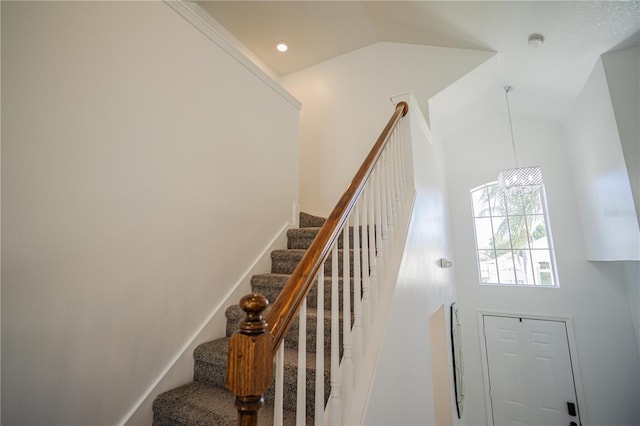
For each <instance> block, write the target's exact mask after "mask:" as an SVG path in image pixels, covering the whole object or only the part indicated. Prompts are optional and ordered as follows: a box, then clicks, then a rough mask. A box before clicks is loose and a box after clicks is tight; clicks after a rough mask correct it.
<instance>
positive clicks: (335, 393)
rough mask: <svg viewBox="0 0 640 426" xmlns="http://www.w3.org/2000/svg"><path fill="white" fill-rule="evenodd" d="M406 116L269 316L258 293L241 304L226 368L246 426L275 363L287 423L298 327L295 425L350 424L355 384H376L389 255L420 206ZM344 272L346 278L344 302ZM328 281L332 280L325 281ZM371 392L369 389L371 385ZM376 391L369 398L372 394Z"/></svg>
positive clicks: (373, 155) (394, 120) (385, 137)
mask: <svg viewBox="0 0 640 426" xmlns="http://www.w3.org/2000/svg"><path fill="white" fill-rule="evenodd" d="M408 109H409V106H408V104H407V103H406V102H399V103H398V104H397V105H396V108H395V111H394V113H393V115H392V116H391V118H390V119H389V121H388V123H387V125H386V126H385V128H384V130H383V131H382V133H381V135H380V136H379V138H378V139H377V141H376V143H375V145H374V146H373V148H372V149H371V151H370V152H369V154H368V156H367V157H366V159H365V161H364V162H363V163H362V165H361V166H360V168H359V169H358V171H357V173H356V174H355V176H354V178H353V180H352V181H351V183H350V185H349V186H348V187H347V189H346V191H345V192H344V194H343V195H342V197H341V198H340V200H339V201H338V203H337V205H336V207H335V208H334V209H333V211H332V212H331V214H330V215H329V217H328V218H327V219H326V221H325V224H324V226H323V227H322V228H321V229H320V231H319V232H318V235H317V236H316V238H315V239H314V240H313V242H312V243H311V245H310V247H309V248H308V250H307V251H306V253H305V255H304V257H303V258H302V260H301V261H300V263H299V264H298V266H297V267H296V269H295V270H294V272H293V273H292V275H291V277H290V279H289V280H288V282H287V284H286V285H285V286H284V288H283V290H282V291H281V292H280V294H279V295H278V297H277V298H276V300H275V302H274V303H273V305H272V306H271V308H270V309H269V310H268V312H266V313H265V311H266V310H267V306H268V301H267V300H266V298H265V297H264V296H262V295H260V294H250V295H247V296H245V297H243V298H242V299H241V301H240V306H241V307H242V309H243V310H244V311H245V313H246V317H245V318H244V319H243V320H242V321H241V322H240V323H239V325H238V326H239V330H238V331H236V333H235V334H234V335H233V336H232V337H231V339H230V341H229V359H228V367H227V388H228V389H229V390H230V391H231V392H232V393H234V394H235V396H236V399H235V406H236V408H237V410H238V424H239V425H241V426H253V425H256V424H257V421H258V411H259V409H260V408H261V407H262V406H263V405H264V393H265V392H266V391H267V389H268V388H269V387H270V386H271V384H272V381H273V377H274V372H273V364H274V357H275V365H276V372H275V378H276V383H275V388H276V391H275V402H274V420H273V423H274V424H275V425H281V424H282V423H283V417H282V416H283V414H282V413H283V374H284V359H283V358H284V346H285V345H284V339H285V336H286V335H287V333H288V332H289V331H290V329H291V328H292V326H294V325H297V328H298V333H299V336H298V373H297V374H298V382H297V383H298V384H297V401H296V424H297V425H304V424H307V421H308V419H309V418H310V417H314V422H315V424H316V425H324V424H331V425H339V424H342V423H343V421H346V420H345V419H346V418H347V417H349V416H350V415H351V414H350V413H348V410H349V408H350V407H356V406H358V404H357V403H356V402H357V401H356V400H357V399H358V398H360V399H362V398H363V396H362V394H363V392H362V391H358V387H357V385H358V383H357V381H358V380H359V379H358V378H359V377H360V376H363V375H365V376H367V377H368V379H369V380H370V377H371V371H368V372H365V373H360V372H361V371H362V372H364V371H365V370H364V369H365V368H366V364H367V361H366V356H365V355H367V354H366V352H367V351H368V348H369V346H370V345H367V338H368V335H369V334H370V327H371V325H372V324H373V322H374V321H375V318H374V317H373V313H374V312H375V309H376V306H377V304H378V302H379V301H380V299H381V298H382V297H384V295H385V294H386V295H388V292H386V291H385V287H384V286H383V284H384V280H385V254H387V251H388V250H389V249H390V247H389V245H390V242H391V241H392V240H394V233H395V231H397V230H400V231H402V230H401V229H396V228H402V223H401V222H402V220H407V218H408V213H407V212H408V206H409V204H410V203H411V202H412V201H413V198H412V197H413V194H414V191H413V186H412V185H413V179H412V177H411V173H412V165H411V152H410V150H411V147H410V144H409V141H407V140H405V139H406V138H405V137H403V134H404V133H406V132H404V131H402V127H401V126H399V123H400V122H401V118H402V117H404V116H405V115H406V114H407V112H408ZM405 225H406V223H405ZM341 236H342V238H340V237H341ZM400 237H403V236H402V235H401V236H400ZM395 240H398V238H395ZM340 246H341V247H342V253H340V248H339V247H340ZM350 248H352V249H351V250H350ZM340 256H341V258H340ZM340 270H341V271H342V276H343V280H342V281H343V284H342V300H341V298H340V276H339V274H340ZM325 273H327V274H328V275H330V278H329V277H326V278H325ZM350 277H352V278H351V279H350ZM314 283H315V284H316V285H317V288H316V292H317V300H318V301H317V306H316V313H317V315H316V321H315V322H316V341H315V346H316V351H315V352H316V353H315V363H316V365H315V367H316V370H315V371H316V379H315V380H314V381H315V389H312V392H313V393H315V397H314V398H312V399H311V400H312V401H314V402H313V404H309V405H308V404H307V397H306V387H307V377H306V375H307V371H306V370H307V368H306V358H307V353H306V352H307V351H306V345H307V339H306V330H307V324H306V318H307V295H308V294H309V292H310V290H311V289H312V287H313V285H314ZM326 283H328V285H329V286H330V298H329V303H327V305H330V306H331V314H330V318H329V319H328V320H329V322H330V329H331V340H330V365H329V366H328V367H329V368H330V378H329V387H330V395H329V400H328V403H327V404H326V409H325V403H326V402H327V399H326V398H327V389H325V380H326V378H325V377H324V372H325V371H326V367H327V366H326V365H325V348H324V344H325V336H324V334H325V326H326V324H325V322H326V319H325V318H324V312H325V285H326ZM340 305H342V306H340ZM340 307H341V308H342V313H341V312H340ZM296 319H298V322H297V323H296V321H295V320H296ZM352 319H353V322H352ZM341 323H342V324H341ZM340 327H342V332H341V329H340ZM340 340H342V345H340ZM374 364H375V361H374ZM370 368H372V367H370ZM323 379H324V380H323ZM365 386H366V387H367V388H368V387H369V386H370V385H369V384H367V385H365ZM368 390H369V389H367V392H364V393H367V395H368ZM365 397H366V396H365ZM360 406H366V401H364V403H362V401H360Z"/></svg>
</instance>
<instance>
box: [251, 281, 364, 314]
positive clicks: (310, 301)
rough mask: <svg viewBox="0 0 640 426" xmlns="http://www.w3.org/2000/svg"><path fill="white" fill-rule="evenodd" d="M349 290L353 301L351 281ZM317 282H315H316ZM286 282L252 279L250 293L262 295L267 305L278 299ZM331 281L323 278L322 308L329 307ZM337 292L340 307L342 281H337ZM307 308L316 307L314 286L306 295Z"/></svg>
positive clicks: (316, 299) (316, 290) (316, 298)
mask: <svg viewBox="0 0 640 426" xmlns="http://www.w3.org/2000/svg"><path fill="white" fill-rule="evenodd" d="M349 281H350V289H351V300H353V279H350V280H349ZM316 282H317V281H316ZM285 283H286V282H280V283H270V282H261V281H260V280H259V279H252V283H251V291H252V292H254V293H260V294H262V295H264V296H265V297H266V298H267V300H268V301H269V303H273V302H274V301H275V300H276V297H278V294H279V293H280V291H282V288H283V286H284V284H285ZM331 292H332V288H331V279H330V278H325V283H324V306H325V308H329V307H330V306H331ZM338 292H339V294H340V305H341V306H342V296H343V279H342V278H340V279H339V284H338ZM307 306H308V307H309V308H313V309H315V308H316V307H317V306H318V286H317V284H314V285H313V287H312V288H311V290H309V294H308V295H307Z"/></svg>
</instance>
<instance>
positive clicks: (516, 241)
mask: <svg viewBox="0 0 640 426" xmlns="http://www.w3.org/2000/svg"><path fill="white" fill-rule="evenodd" d="M509 230H510V231H511V246H512V247H513V249H514V250H516V249H527V248H529V235H528V232H527V227H526V224H525V216H509Z"/></svg>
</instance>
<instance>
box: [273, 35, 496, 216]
mask: <svg viewBox="0 0 640 426" xmlns="http://www.w3.org/2000/svg"><path fill="white" fill-rule="evenodd" d="M491 55H493V53H492V52H486V51H474V50H464V49H451V48H440V47H429V46H419V45H411V44H401V43H376V44H373V45H371V46H368V47H365V48H362V49H358V50H356V51H353V52H350V53H347V54H345V55H342V56H338V57H336V58H333V59H330V60H328V61H325V62H322V63H320V64H318V65H314V66H312V67H309V68H306V69H304V70H302V71H298V72H295V73H291V74H288V75H286V76H284V77H282V79H281V83H282V84H283V86H284V87H285V88H286V89H287V90H288V91H290V92H291V93H292V94H293V95H294V96H296V98H297V99H299V100H300V101H301V102H302V104H303V105H304V106H303V108H302V111H301V114H300V205H301V208H302V210H304V211H307V212H309V213H314V214H319V215H328V214H329V213H330V212H331V210H332V209H333V207H334V205H335V203H336V202H337V201H338V199H339V197H340V196H341V195H342V193H343V192H344V190H345V188H346V186H347V184H348V183H349V182H350V181H351V178H352V177H353V175H354V174H355V172H356V170H357V169H358V167H359V166H360V163H361V162H362V160H363V159H364V157H365V156H366V154H367V153H368V151H369V149H370V148H371V146H372V145H373V143H374V142H375V140H376V139H377V137H378V135H379V134H380V132H381V131H382V128H383V127H384V124H385V123H386V121H387V120H388V119H389V117H390V116H391V113H392V112H393V109H392V107H391V105H389V97H390V96H393V95H396V94H399V93H406V92H412V93H413V94H414V95H415V97H416V98H417V99H418V102H419V103H420V106H421V107H422V108H423V109H425V108H426V102H427V100H428V99H429V98H430V97H431V96H433V95H435V94H436V93H438V92H439V91H440V90H442V89H444V88H445V87H446V86H448V85H449V84H451V83H452V82H453V81H455V80H456V79H458V78H460V77H461V76H462V75H464V74H466V73H467V72H469V71H470V70H472V69H473V68H475V67H476V66H477V65H479V64H480V63H482V62H483V61H485V60H486V59H487V58H489V57H490V56H491Z"/></svg>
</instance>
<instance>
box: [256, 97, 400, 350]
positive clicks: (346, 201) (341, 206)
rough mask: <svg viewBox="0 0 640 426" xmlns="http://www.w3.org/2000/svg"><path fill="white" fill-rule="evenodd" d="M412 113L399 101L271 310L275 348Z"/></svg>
mask: <svg viewBox="0 0 640 426" xmlns="http://www.w3.org/2000/svg"><path fill="white" fill-rule="evenodd" d="M408 111H409V105H408V104H407V103H406V102H399V103H398V104H397V105H396V109H395V111H394V113H393V115H392V116H391V118H390V119H389V122H388V123H387V125H386V126H385V128H384V129H383V130H382V133H381V134H380V136H379V137H378V140H377V141H376V143H375V145H374V146H373V148H371V151H370V152H369V155H367V158H366V159H365V160H364V162H363V163H362V165H361V166H360V168H359V169H358V171H357V172H356V174H355V176H354V177H353V180H352V181H351V183H350V184H349V186H348V187H347V189H346V190H345V192H344V194H342V197H341V198H340V200H339V201H338V204H336V206H335V207H334V209H333V211H332V212H331V214H330V215H329V217H328V218H327V220H326V221H325V224H324V226H323V227H322V228H321V229H320V231H319V232H318V235H317V236H316V238H315V239H314V240H313V242H312V243H311V245H310V246H309V249H307V251H306V253H305V254H304V256H303V257H302V259H301V260H300V263H299V264H298V266H297V267H296V269H295V270H294V271H293V274H291V277H290V278H289V281H287V284H286V285H285V286H284V288H283V289H282V291H280V293H279V294H278V297H277V298H276V300H275V302H274V303H273V306H272V307H271V310H269V312H268V313H267V318H266V321H267V329H268V330H269V332H270V333H271V335H272V336H273V347H274V348H278V347H279V346H280V343H282V339H284V336H286V334H287V332H288V331H289V328H290V327H291V324H292V323H293V321H294V319H295V318H296V315H297V313H298V311H299V310H300V307H301V305H302V303H303V302H304V298H305V297H306V296H307V294H308V293H309V290H310V289H311V287H312V285H313V282H314V279H315V276H316V274H317V272H318V270H319V269H320V267H321V266H322V265H323V263H324V261H325V260H326V258H327V257H328V256H329V251H330V250H331V247H332V246H333V243H334V242H335V241H336V239H337V238H338V236H339V234H340V229H341V228H342V225H343V224H344V223H345V221H346V220H347V217H349V214H350V213H351V210H353V207H354V206H355V204H356V201H358V198H359V196H360V193H361V192H362V189H363V188H364V186H365V184H366V182H367V179H368V178H369V175H371V172H372V170H373V168H374V166H375V165H376V161H377V160H378V158H379V157H380V154H382V151H383V150H384V147H385V146H386V143H387V141H388V139H389V136H390V135H391V132H392V131H393V129H394V128H395V126H396V124H397V123H398V121H399V120H400V118H401V117H404V116H405V115H406V114H407V112H408Z"/></svg>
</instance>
